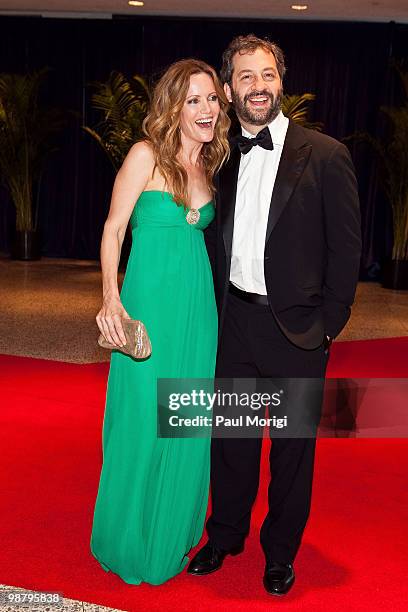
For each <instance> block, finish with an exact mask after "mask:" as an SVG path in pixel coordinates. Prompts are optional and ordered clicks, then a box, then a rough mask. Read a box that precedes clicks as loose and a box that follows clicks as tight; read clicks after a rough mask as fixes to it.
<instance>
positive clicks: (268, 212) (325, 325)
mask: <svg viewBox="0 0 408 612" xmlns="http://www.w3.org/2000/svg"><path fill="white" fill-rule="evenodd" d="M284 73H285V65H284V58H283V53H282V51H281V49H280V48H279V47H278V46H277V45H276V44H274V43H272V42H270V41H266V40H263V39H259V38H257V37H255V36H253V35H249V36H245V37H244V36H240V37H237V38H236V39H234V40H233V41H232V42H231V44H230V45H229V47H228V49H227V50H226V51H225V53H224V55H223V66H222V71H221V77H222V79H223V82H224V84H225V85H224V87H225V92H226V95H227V97H228V99H229V100H230V102H232V104H233V105H234V108H235V111H236V114H237V117H238V119H239V121H240V124H241V128H242V134H240V135H237V136H236V137H233V138H231V156H230V159H229V161H228V162H227V163H226V165H225V166H224V167H223V168H222V170H221V172H220V173H219V176H218V179H219V184H218V193H217V201H216V202H217V209H216V210H217V214H216V219H215V221H214V222H213V224H211V225H210V226H209V228H208V230H207V233H206V241H207V247H208V251H209V256H210V260H211V262H212V265H213V273H214V283H215V290H216V298H217V305H218V310H219V349H218V357H217V369H216V376H217V378H233V377H238V378H239V377H240V378H258V379H259V378H261V379H264V378H265V379H266V378H286V377H295V378H299V379H300V378H313V377H316V378H320V379H324V376H325V372H326V366H327V361H328V357H329V347H330V344H331V342H332V340H333V338H335V337H336V336H337V335H338V334H339V333H340V331H341V330H342V329H343V327H344V326H345V324H346V323H347V320H348V318H349V316H350V309H351V304H352V303H353V300H354V295H355V289H356V285H357V280H358V272H359V263H360V253H361V234H360V213H359V201H358V192H357V184H356V178H355V174H354V169H353V164H352V161H351V158H350V155H349V152H348V150H347V148H346V147H345V146H344V145H343V144H341V143H340V142H338V141H337V140H335V139H333V138H331V137H329V136H326V135H323V134H321V133H319V132H317V131H314V130H311V129H306V128H303V127H301V126H299V125H297V124H296V123H294V122H293V121H292V120H288V119H287V118H286V117H285V116H284V115H283V114H282V111H281V103H282V95H283V94H282V79H283V76H284ZM315 442H316V439H315V436H312V437H304V438H300V437H299V438H295V437H292V438H283V437H277V438H274V439H273V441H272V444H271V451H270V467H271V473H272V479H271V482H270V485H269V490H268V502H269V511H268V514H267V516H266V518H265V520H264V522H263V524H262V528H261V534H260V539H261V545H262V548H263V551H264V554H265V558H266V567H265V573H264V579H263V582H264V586H265V589H266V590H267V592H268V593H271V594H275V595H282V594H284V593H287V592H288V591H289V589H290V588H291V586H292V584H293V582H294V579H295V574H294V569H293V561H294V558H295V556H296V553H297V551H298V549H299V546H300V543H301V538H302V534H303V531H304V528H305V525H306V522H307V519H308V516H309V512H310V502H311V491H312V479H313V465H314V455H315ZM261 445H262V438H261V437H256V438H213V440H212V446H211V455H212V456H211V462H212V463H211V495H212V514H211V516H210V518H209V519H208V522H207V532H208V535H209V541H208V542H207V544H206V545H205V546H204V547H203V548H202V549H201V550H200V551H199V552H198V553H197V554H196V556H195V557H194V558H193V560H192V561H191V563H190V565H189V568H188V572H189V573H190V574H195V575H203V574H208V573H210V572H213V571H215V570H217V569H219V568H220V567H221V565H222V563H223V561H224V558H225V557H226V555H228V554H237V553H239V552H242V550H243V545H244V540H245V538H246V536H247V535H248V532H249V527H250V517H251V508H252V505H253V503H254V500H255V497H256V494H257V490H258V483H259V469H260V456H261Z"/></svg>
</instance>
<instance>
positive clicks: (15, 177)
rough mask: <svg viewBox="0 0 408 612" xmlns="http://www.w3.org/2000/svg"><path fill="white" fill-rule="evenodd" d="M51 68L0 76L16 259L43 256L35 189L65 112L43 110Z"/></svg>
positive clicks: (3, 169)
mask: <svg viewBox="0 0 408 612" xmlns="http://www.w3.org/2000/svg"><path fill="white" fill-rule="evenodd" d="M48 72H49V68H43V69H42V70H39V71H37V72H33V73H32V74H7V73H2V74H0V178H1V180H2V182H3V184H4V185H5V187H6V189H7V190H8V191H9V193H10V196H11V199H12V202H13V204H14V207H15V210H16V231H15V236H14V240H13V244H12V249H11V256H12V257H14V258H15V259H23V260H30V259H38V258H39V257H40V245H39V233H38V227H37V218H38V215H37V214H35V212H34V211H33V202H32V200H33V187H34V182H35V181H36V180H37V179H39V178H40V176H41V172H42V170H43V166H44V162H45V160H46V158H47V157H48V155H49V154H50V153H52V152H53V151H54V150H55V147H54V144H53V141H54V136H55V134H56V133H57V132H59V131H60V129H61V128H62V126H63V124H64V120H63V116H62V113H61V111H59V110H57V109H48V108H45V107H44V106H43V105H41V104H40V101H39V90H40V86H41V84H42V82H43V80H44V78H45V76H46V74H47V73H48Z"/></svg>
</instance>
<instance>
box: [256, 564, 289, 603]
mask: <svg viewBox="0 0 408 612" xmlns="http://www.w3.org/2000/svg"><path fill="white" fill-rule="evenodd" d="M294 582H295V572H294V570H293V567H292V564H291V563H277V562H276V561H272V562H271V563H267V565H266V567H265V574H264V577H263V583H264V587H265V589H266V590H267V591H268V593H270V594H271V595H285V593H287V592H288V591H289V590H290V588H291V587H292V585H293V583H294Z"/></svg>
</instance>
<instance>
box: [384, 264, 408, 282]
mask: <svg viewBox="0 0 408 612" xmlns="http://www.w3.org/2000/svg"><path fill="white" fill-rule="evenodd" d="M382 286H383V287H386V288H387V289H408V260H406V259H390V260H388V261H387V262H385V264H384V270H383V281H382Z"/></svg>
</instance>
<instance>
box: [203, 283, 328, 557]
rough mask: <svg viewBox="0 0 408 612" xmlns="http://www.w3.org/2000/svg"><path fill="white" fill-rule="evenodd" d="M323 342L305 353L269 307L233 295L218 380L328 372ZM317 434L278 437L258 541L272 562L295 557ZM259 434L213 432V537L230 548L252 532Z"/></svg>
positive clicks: (305, 513) (308, 501)
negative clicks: (216, 434)
mask: <svg viewBox="0 0 408 612" xmlns="http://www.w3.org/2000/svg"><path fill="white" fill-rule="evenodd" d="M327 361H328V355H327V354H325V351H324V348H323V346H322V347H319V348H318V349H315V350H312V351H308V350H303V349H300V348H298V347H296V346H294V345H293V344H291V343H290V342H289V340H287V338H286V337H285V336H284V334H283V333H282V332H281V330H280V328H279V327H278V325H277V323H276V321H275V318H274V316H273V314H272V312H271V310H270V308H269V306H263V305H258V304H253V303H248V302H245V301H243V300H242V299H241V298H239V297H237V296H235V295H232V294H231V293H229V294H228V303H227V307H226V317H225V322H224V328H223V332H222V337H221V339H220V346H219V353H218V358H217V367H216V377H217V378H232V377H235V378H263V377H267V378H269V377H272V378H274V377H280V378H285V377H299V378H301V377H316V378H320V377H321V378H324V376H325V372H326V366H327ZM315 444H316V439H315V437H311V438H282V437H281V438H274V439H273V440H272V443H271V450H270V471H271V481H270V484H269V489H268V505H269V510H268V513H267V516H266V517H265V520H264V522H263V524H262V528H261V533H260V539H261V545H262V548H263V551H264V553H265V558H266V560H267V561H278V562H281V563H291V562H293V560H294V558H295V556H296V553H297V551H298V549H299V546H300V543H301V539H302V535H303V531H304V528H305V526H306V522H307V519H308V516H309V513H310V505H311V493H312V480H313V466H314V456H315ZM261 448H262V438H215V437H214V438H213V439H212V442H211V497H212V514H211V516H210V517H209V519H208V521H207V524H206V528H207V532H208V536H209V540H210V541H211V542H213V543H214V544H216V545H217V546H218V547H219V548H222V549H224V550H229V549H231V548H233V547H235V546H238V545H240V544H242V543H243V541H244V539H245V537H246V536H247V535H248V533H249V528H250V520H251V509H252V506H253V503H254V501H255V498H256V495H257V491H258V485H259V470H260V458H261Z"/></svg>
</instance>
